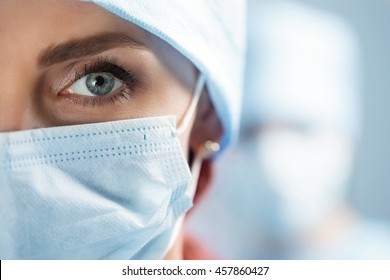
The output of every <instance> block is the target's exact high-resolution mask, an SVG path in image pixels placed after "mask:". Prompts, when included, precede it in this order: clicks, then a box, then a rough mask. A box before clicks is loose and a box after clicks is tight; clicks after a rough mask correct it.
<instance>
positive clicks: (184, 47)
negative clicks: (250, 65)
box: [90, 0, 246, 148]
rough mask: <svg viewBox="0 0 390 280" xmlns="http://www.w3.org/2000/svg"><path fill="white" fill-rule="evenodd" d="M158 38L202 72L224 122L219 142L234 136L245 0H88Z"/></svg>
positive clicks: (243, 39)
mask: <svg viewBox="0 0 390 280" xmlns="http://www.w3.org/2000/svg"><path fill="white" fill-rule="evenodd" d="M90 1H92V2H94V3H96V4H97V5H99V6H101V7H103V8H105V9H107V10H109V11H110V12H112V13H114V14H116V15H118V16H120V17H122V18H123V19H125V20H127V21H129V22H132V23H133V24H136V25H138V26H140V27H142V28H143V29H145V30H147V31H149V32H150V33H152V34H154V35H156V36H157V37H160V38H161V39H163V40H164V41H166V42H167V43H168V44H170V45H171V46H172V47H174V48H175V49H177V50H178V51H179V52H180V53H182V54H183V55H184V56H185V57H187V58H188V59H189V60H190V61H191V62H192V63H193V64H194V65H195V66H196V67H197V68H198V69H199V71H201V72H202V73H203V74H204V75H205V76H206V84H207V88H208V92H209V94H210V98H211V100H212V102H213V104H214V107H215V109H216V112H217V114H218V116H219V118H220V120H221V122H222V125H223V127H224V136H223V139H222V141H221V147H222V148H223V147H225V146H226V145H227V144H229V143H230V142H231V141H232V140H233V139H234V138H235V136H236V134H237V131H238V125H239V115H240V107H241V91H242V72H243V64H244V49H245V10H246V5H245V1H244V0H196V1H184V0H182V1H179V0H160V1H156V0H131V1H129V0H90Z"/></svg>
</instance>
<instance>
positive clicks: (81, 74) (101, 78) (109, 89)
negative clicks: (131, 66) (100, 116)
mask: <svg viewBox="0 0 390 280" xmlns="http://www.w3.org/2000/svg"><path fill="white" fill-rule="evenodd" d="M134 84H135V78H134V75H132V74H131V73H130V72H128V71H126V70H125V69H124V68H123V67H121V66H119V65H118V63H116V62H115V61H109V60H106V59H98V60H94V61H92V62H90V63H86V64H84V66H83V67H81V69H77V70H76V71H75V75H74V78H73V80H72V82H71V83H69V84H68V86H67V87H66V88H65V89H63V90H61V91H60V93H59V95H61V96H65V97H66V96H69V97H72V99H74V100H76V101H79V102H81V103H82V104H83V105H105V104H106V102H109V103H113V102H115V101H116V100H120V99H126V100H127V99H128V98H129V96H130V95H131V94H132V92H133V87H134Z"/></svg>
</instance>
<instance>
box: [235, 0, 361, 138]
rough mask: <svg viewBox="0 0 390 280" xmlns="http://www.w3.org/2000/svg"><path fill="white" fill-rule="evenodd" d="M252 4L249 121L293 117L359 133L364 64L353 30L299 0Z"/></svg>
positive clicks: (246, 101)
mask: <svg viewBox="0 0 390 280" xmlns="http://www.w3.org/2000/svg"><path fill="white" fill-rule="evenodd" d="M250 3H251V9H249V10H248V13H249V15H248V19H249V21H248V51H247V65H246V72H245V73H246V75H245V97H244V101H243V102H244V105H243V108H245V110H244V111H243V114H242V122H243V124H247V123H248V122H253V121H256V122H264V123H269V122H280V121H281V122H283V121H285V120H289V121H291V122H295V123H306V124H307V125H309V126H321V127H331V128H332V129H340V130H342V131H344V132H346V133H348V134H352V136H355V135H356V134H357V133H358V128H359V124H360V98H361V96H360V94H359V92H360V87H361V85H360V82H359V81H360V69H361V66H360V54H359V47H358V46H359V43H358V42H357V39H356V34H354V33H353V31H352V30H353V29H352V28H350V26H349V25H348V23H347V22H345V21H343V20H342V19H340V18H339V17H336V16H334V17H333V16H331V15H329V14H328V13H325V12H320V11H318V12H317V13H312V12H311V10H310V9H309V8H306V7H304V6H303V5H302V6H300V5H296V3H294V1H251V2H250ZM267 3H268V5H267ZM256 6H259V7H256ZM308 22H310V23H311V24H307V23H308ZM310 93H312V94H310Z"/></svg>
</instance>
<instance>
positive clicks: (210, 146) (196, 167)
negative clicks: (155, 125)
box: [187, 140, 220, 198]
mask: <svg viewBox="0 0 390 280" xmlns="http://www.w3.org/2000/svg"><path fill="white" fill-rule="evenodd" d="M219 149H220V146H219V144H218V143H217V142H213V141H210V140H208V141H206V142H204V143H203V144H202V145H201V146H200V147H199V149H198V152H197V153H196V154H195V157H194V161H193V163H192V166H191V174H192V179H191V185H190V187H189V188H188V191H187V193H188V194H189V195H190V197H192V198H194V196H195V192H196V187H197V185H198V180H199V175H200V169H201V167H202V162H203V160H204V159H208V158H212V157H213V156H214V155H215V154H216V153H217V152H218V151H219Z"/></svg>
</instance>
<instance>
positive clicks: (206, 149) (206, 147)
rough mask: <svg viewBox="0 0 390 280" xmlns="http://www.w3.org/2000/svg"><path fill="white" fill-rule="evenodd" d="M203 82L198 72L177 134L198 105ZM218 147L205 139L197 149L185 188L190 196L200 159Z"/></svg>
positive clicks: (186, 123)
mask: <svg viewBox="0 0 390 280" xmlns="http://www.w3.org/2000/svg"><path fill="white" fill-rule="evenodd" d="M205 82H206V77H205V75H204V74H203V73H200V74H199V77H198V81H197V82H196V85H195V90H194V96H193V97H192V100H191V104H190V106H189V107H188V111H187V112H186V114H185V116H184V118H183V121H182V123H181V124H180V126H179V127H178V129H177V131H176V133H177V135H181V134H182V133H183V131H184V130H185V129H186V128H187V127H188V124H189V122H190V120H191V117H192V116H193V115H194V112H195V109H196V106H197V105H198V102H199V98H200V96H201V94H202V92H203V88H204V85H205ZM219 149H220V146H219V144H218V143H217V142H213V141H206V142H205V143H203V145H201V147H200V148H199V149H198V151H197V153H196V154H195V157H194V161H193V163H192V166H191V174H192V180H191V185H190V187H189V189H188V190H187V193H188V194H189V195H190V197H191V198H194V195H195V191H196V187H197V185H198V180H199V175H200V169H201V167H202V161H203V160H204V159H206V158H210V157H212V156H213V155H214V154H215V153H217V152H218V151H219Z"/></svg>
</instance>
